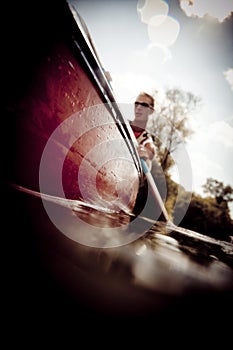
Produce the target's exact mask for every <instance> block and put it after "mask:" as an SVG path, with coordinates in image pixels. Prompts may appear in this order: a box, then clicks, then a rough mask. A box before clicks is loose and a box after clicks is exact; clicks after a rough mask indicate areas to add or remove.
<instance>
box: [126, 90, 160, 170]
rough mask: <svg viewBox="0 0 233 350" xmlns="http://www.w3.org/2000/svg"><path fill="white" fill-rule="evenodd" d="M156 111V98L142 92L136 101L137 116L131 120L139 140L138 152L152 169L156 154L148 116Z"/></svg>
mask: <svg viewBox="0 0 233 350" xmlns="http://www.w3.org/2000/svg"><path fill="white" fill-rule="evenodd" d="M153 112H154V98H153V97H152V96H151V95H149V94H147V93H146V92H141V93H140V94H139V95H138V97H137V98H136V101H135V102H134V115H135V118H134V120H133V121H131V122H130V125H131V127H132V130H133V132H134V135H135V137H136V139H137V141H138V154H139V156H140V157H141V158H143V159H145V161H146V163H147V166H148V168H149V169H150V170H151V167H152V160H153V158H154V156H155V145H154V142H153V139H152V136H151V135H150V134H149V133H148V132H147V131H146V125H147V121H148V117H149V116H150V115H151V114H152V113H153Z"/></svg>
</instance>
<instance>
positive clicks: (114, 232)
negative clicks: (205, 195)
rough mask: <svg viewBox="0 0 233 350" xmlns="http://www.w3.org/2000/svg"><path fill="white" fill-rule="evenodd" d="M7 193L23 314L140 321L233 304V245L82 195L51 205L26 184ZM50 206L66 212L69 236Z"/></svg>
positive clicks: (17, 301) (14, 299)
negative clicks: (92, 202)
mask: <svg viewBox="0 0 233 350" xmlns="http://www.w3.org/2000/svg"><path fill="white" fill-rule="evenodd" d="M4 195H5V196H6V199H5V203H8V205H7V206H5V209H6V210H5V211H4V213H5V214H4V216H3V218H4V222H5V227H7V243H6V245H5V247H6V251H7V259H6V262H7V263H6V266H7V268H8V269H7V275H8V286H10V287H11V288H10V292H9V295H10V298H11V307H12V308H13V310H14V311H17V312H16V313H17V314H18V315H20V314H21V313H22V312H23V313H24V314H26V315H28V317H33V316H35V315H40V316H41V314H43V315H49V316H50V317H52V316H54V315H56V317H58V319H59V315H60V314H61V313H62V312H68V310H69V311H70V312H72V313H74V312H77V313H78V314H82V312H83V313H84V314H85V315H89V317H91V316H92V317H95V318H96V317H99V316H100V315H101V316H104V317H111V319H113V318H116V317H117V318H119V317H120V318H124V320H125V319H126V318H128V317H130V318H131V320H132V318H133V319H135V320H137V319H141V318H145V317H150V318H151V317H157V316H158V315H159V317H163V319H165V318H167V317H168V315H169V317H174V318H175V317H176V316H177V315H178V314H179V315H183V316H184V315H185V316H186V317H187V315H186V313H187V314H188V315H189V316H190V315H193V314H194V315H195V313H197V314H200V313H201V312H202V311H201V310H203V308H204V309H205V310H206V312H207V314H208V315H211V314H212V312H213V314H214V315H217V312H220V311H221V312H225V311H224V310H228V312H229V311H230V310H231V309H232V306H231V304H232V302H231V300H232V292H233V245H232V244H231V243H229V242H225V241H219V240H215V239H213V238H210V237H208V236H204V235H201V234H199V233H197V232H193V231H189V230H186V229H183V228H180V227H177V226H173V225H166V223H164V222H156V221H154V222H153V221H152V220H151V219H149V218H146V217H143V216H142V217H137V218H134V217H132V216H130V215H128V214H127V213H122V212H121V213H112V212H110V211H106V212H105V211H104V210H101V208H95V206H87V205H83V204H82V203H80V202H78V201H77V202H76V203H73V204H75V205H73V206H70V204H71V203H70V202H69V201H67V200H64V199H63V200H60V202H59V200H57V199H56V198H55V199H54V200H53V199H52V197H47V198H44V201H45V202H46V203H47V205H48V207H47V208H46V210H45V206H44V202H42V201H41V198H40V197H39V195H38V196H37V195H36V193H31V192H30V191H29V192H28V193H25V191H22V189H19V188H18V189H16V188H10V189H8V190H7V191H5V193H4ZM48 208H49V209H48ZM48 210H49V213H51V212H53V213H54V212H55V213H56V215H57V213H59V215H58V216H59V217H60V221H59V222H57V224H58V225H63V226H60V228H61V227H62V229H64V230H65V232H62V231H61V230H60V228H59V229H58V227H56V226H55V225H54V224H53V222H52V221H51V219H50V217H49V215H48ZM77 220H78V221H77ZM70 223H72V224H70ZM75 224H76V227H75V229H74V226H75ZM88 228H89V229H88ZM129 237H130V238H129ZM74 310H75V311H74ZM197 310H198V311H197ZM207 310H208V311H207ZM207 314H206V313H205V315H207ZM49 316H48V317H49Z"/></svg>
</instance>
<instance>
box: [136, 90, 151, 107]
mask: <svg viewBox="0 0 233 350" xmlns="http://www.w3.org/2000/svg"><path fill="white" fill-rule="evenodd" d="M138 96H146V97H147V98H149V99H150V100H151V103H150V104H151V106H152V107H153V108H154V105H155V99H154V97H153V96H151V95H150V94H148V93H147V92H145V91H142V92H140V93H139V95H138Z"/></svg>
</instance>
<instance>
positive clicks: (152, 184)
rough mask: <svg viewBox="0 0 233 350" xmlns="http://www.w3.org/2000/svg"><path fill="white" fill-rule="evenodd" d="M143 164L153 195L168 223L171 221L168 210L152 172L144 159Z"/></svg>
mask: <svg viewBox="0 0 233 350" xmlns="http://www.w3.org/2000/svg"><path fill="white" fill-rule="evenodd" d="M141 163H142V169H143V172H144V174H145V176H146V178H147V181H148V183H149V185H150V188H151V191H152V194H153V196H154V198H155V200H156V202H157V204H158V205H159V207H160V209H161V211H162V213H163V215H164V218H165V220H166V221H170V219H169V215H168V212H167V209H166V208H165V206H164V203H163V200H162V198H161V196H160V193H159V191H158V188H157V186H156V184H155V181H154V179H153V176H152V174H151V172H150V170H149V169H148V166H147V164H146V161H145V160H144V159H143V158H141Z"/></svg>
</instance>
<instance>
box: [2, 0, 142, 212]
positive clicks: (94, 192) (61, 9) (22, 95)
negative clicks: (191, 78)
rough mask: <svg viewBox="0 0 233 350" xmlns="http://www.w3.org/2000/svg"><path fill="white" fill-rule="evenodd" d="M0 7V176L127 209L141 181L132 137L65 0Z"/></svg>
mask: <svg viewBox="0 0 233 350" xmlns="http://www.w3.org/2000/svg"><path fill="white" fill-rule="evenodd" d="M7 6H8V5H6V6H5V7H4V14H5V16H6V18H7V21H6V24H5V40H4V44H3V45H4V47H3V52H4V55H3V56H4V63H3V67H4V70H5V74H4V78H3V84H4V85H3V86H4V92H3V94H4V101H5V102H4V130H7V131H8V132H9V130H10V132H9V134H8V135H9V139H8V141H9V144H8V146H7V150H8V151H7V152H6V153H5V162H6V164H7V167H6V170H5V172H4V176H5V180H6V181H7V182H10V183H14V184H17V185H18V186H22V187H24V188H28V189H30V190H33V191H38V192H41V193H45V194H47V195H52V196H57V197H62V198H67V199H74V200H83V201H84V202H87V203H91V204H93V203H94V204H96V205H99V206H101V207H105V208H110V209H113V210H126V211H128V212H133V211H134V208H135V204H136V201H137V195H138V190H139V185H140V182H141V180H142V169H141V165H140V160H139V158H138V155H137V151H136V147H135V145H136V143H135V138H134V135H133V133H132V130H131V128H130V126H129V123H128V121H127V120H126V118H125V117H124V115H123V113H122V112H121V110H120V107H119V104H118V103H117V101H116V98H115V96H114V92H113V89H112V87H111V82H110V80H109V77H108V74H106V72H105V70H104V68H103V66H102V64H101V61H100V59H99V56H98V54H97V49H96V48H95V46H94V45H93V41H92V39H91V36H90V33H89V32H88V29H87V27H86V25H85V23H84V21H83V19H82V18H81V17H80V15H79V14H78V13H77V12H76V10H75V9H74V8H73V7H72V5H71V4H70V3H69V2H67V1H65V0H63V1H62V0H60V1H49V2H48V1H45V0H42V1H39V2H38V3H37V4H36V8H35V9H33V8H32V7H31V6H29V5H28V3H27V1H20V2H17V1H16V2H15V4H14V3H12V2H11V5H9V6H8V7H9V8H7ZM2 146H5V141H4V145H2Z"/></svg>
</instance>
